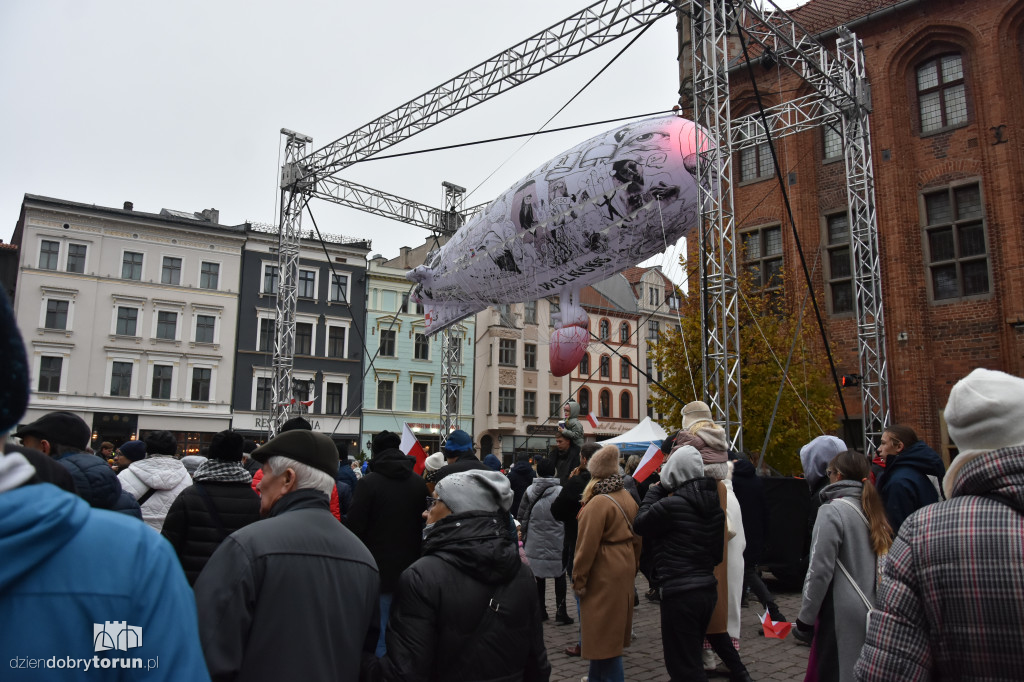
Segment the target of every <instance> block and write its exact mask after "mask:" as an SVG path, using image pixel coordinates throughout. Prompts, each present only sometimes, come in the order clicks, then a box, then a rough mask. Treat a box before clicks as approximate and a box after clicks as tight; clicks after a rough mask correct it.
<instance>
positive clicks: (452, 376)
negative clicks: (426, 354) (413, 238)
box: [439, 182, 466, 447]
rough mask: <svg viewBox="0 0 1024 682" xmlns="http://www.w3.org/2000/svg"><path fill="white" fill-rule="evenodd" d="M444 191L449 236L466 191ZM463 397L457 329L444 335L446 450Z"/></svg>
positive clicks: (445, 185) (457, 222) (447, 188)
mask: <svg viewBox="0 0 1024 682" xmlns="http://www.w3.org/2000/svg"><path fill="white" fill-rule="evenodd" d="M441 185H442V187H443V188H444V200H443V203H442V204H441V205H442V206H444V209H445V210H444V212H443V213H442V214H441V217H442V219H444V220H445V223H444V225H443V226H439V227H443V228H444V231H445V232H446V233H451V232H454V231H455V230H457V229H458V228H459V227H460V226H461V225H462V221H463V220H464V218H463V212H462V204H463V201H464V199H465V197H466V188H465V187H459V186H458V185H453V184H452V183H450V182H443V183H441ZM461 394H462V339H461V338H459V335H458V331H457V330H456V329H455V325H453V326H449V327H445V328H444V330H443V331H442V332H441V406H440V407H441V415H440V416H441V420H440V421H441V434H440V445H441V447H444V444H445V442H446V441H447V440H448V435H449V434H450V433H451V432H452V429H457V428H459V417H460V412H461V403H462V400H461Z"/></svg>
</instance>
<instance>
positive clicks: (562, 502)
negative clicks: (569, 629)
mask: <svg viewBox="0 0 1024 682" xmlns="http://www.w3.org/2000/svg"><path fill="white" fill-rule="evenodd" d="M600 449H601V446H600V445H598V444H597V443H586V444H585V445H584V446H583V447H582V448H580V452H579V465H578V466H577V467H576V468H575V469H573V470H571V471H570V472H569V475H568V477H567V480H566V482H565V483H563V484H562V492H560V493H558V497H556V498H555V501H554V502H552V503H551V515H552V516H554V517H555V520H556V521H561V522H562V523H563V524H564V525H565V540H564V541H563V544H562V563H563V564H565V572H566V574H567V575H572V561H573V557H575V556H576V536H577V535H579V524H578V523H577V521H576V515H577V514H579V513H580V508H581V507H582V506H583V489H584V488H586V487H587V484H588V483H590V472H589V471H587V460H588V459H590V456H591V455H592V454H594V453H595V452H597V451H598V450H600ZM579 620H580V600H579V598H578V597H577V598H576V622H577V623H578V622H579ZM576 635H577V636H576V640H577V641H576V644H573V645H571V646H568V647H566V648H565V653H566V654H568V655H569V656H579V655H580V652H581V649H580V642H579V626H577V632H576Z"/></svg>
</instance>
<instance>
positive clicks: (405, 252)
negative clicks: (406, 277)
mask: <svg viewBox="0 0 1024 682" xmlns="http://www.w3.org/2000/svg"><path fill="white" fill-rule="evenodd" d="M398 251H399V255H400V256H401V258H402V260H401V261H400V263H401V266H400V267H401V268H402V269H403V270H408V269H409V267H410V266H409V252H410V251H412V249H411V248H409V247H408V246H403V247H401V248H399V249H398Z"/></svg>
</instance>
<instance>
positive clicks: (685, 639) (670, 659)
mask: <svg viewBox="0 0 1024 682" xmlns="http://www.w3.org/2000/svg"><path fill="white" fill-rule="evenodd" d="M633 528H634V530H635V531H636V532H637V533H640V534H642V535H643V536H644V537H652V538H656V539H657V540H658V545H657V548H656V550H655V563H656V565H657V571H658V576H659V577H660V579H661V642H662V646H663V648H664V654H665V667H666V668H667V669H668V673H669V677H670V678H671V679H672V680H701V679H704V663H703V661H702V659H701V649H702V646H703V642H704V633H705V632H706V631H707V627H708V623H709V622H710V621H711V613H712V611H714V608H715V602H716V601H717V599H718V593H717V585H718V581H717V580H716V579H715V565H717V564H718V563H719V562H721V561H722V552H723V548H724V546H725V512H723V511H722V507H721V505H720V503H719V500H718V484H717V482H716V481H715V480H714V479H713V478H709V477H705V476H704V464H703V461H702V460H701V455H700V453H699V452H697V450H696V448H694V447H692V446H689V445H684V446H683V447H681V448H679V449H678V450H676V451H675V452H673V453H672V456H671V457H669V459H668V461H667V462H666V463H665V465H664V466H663V467H662V471H661V481H660V482H659V483H657V484H655V485H652V486H651V487H650V489H648V491H647V495H646V496H645V497H644V501H643V504H641V505H640V511H638V512H637V514H636V519H635V520H634V521H633ZM745 679H750V678H749V677H747V678H745Z"/></svg>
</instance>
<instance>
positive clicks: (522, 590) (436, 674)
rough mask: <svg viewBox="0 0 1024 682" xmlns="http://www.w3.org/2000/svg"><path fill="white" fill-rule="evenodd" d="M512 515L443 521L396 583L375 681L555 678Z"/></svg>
mask: <svg viewBox="0 0 1024 682" xmlns="http://www.w3.org/2000/svg"><path fill="white" fill-rule="evenodd" d="M514 528H515V527H514V526H513V525H512V522H511V517H510V516H509V515H508V513H507V512H499V513H495V514H489V513H483V512H468V513H465V514H453V515H450V516H446V517H444V518H442V519H441V520H440V521H438V522H437V523H436V524H435V525H434V527H433V528H432V529H431V531H430V533H429V534H428V535H427V538H426V539H425V540H424V541H423V558H421V559H420V560H418V561H417V562H416V563H414V564H413V565H412V566H410V567H409V568H408V570H406V571H405V572H404V573H403V574H402V577H401V579H400V580H399V582H398V589H397V591H396V592H395V598H394V601H393V602H392V605H391V615H390V616H389V620H388V632H387V655H386V656H385V657H384V658H382V659H379V667H378V659H375V658H373V657H364V660H365V661H367V663H368V665H369V668H370V675H369V677H370V678H371V679H384V680H387V681H389V682H390V681H392V680H396V681H397V680H402V681H403V682H405V681H410V682H421V681H423V682H425V681H427V680H443V681H444V682H460V681H461V680H473V681H474V682H484V681H487V682H498V681H501V682H512V681H513V680H516V681H518V680H525V681H527V682H530V681H532V680H547V679H549V677H550V676H551V666H550V665H549V664H548V659H547V653H546V651H545V649H544V629H543V627H542V626H541V621H540V604H539V603H538V602H537V588H536V583H535V582H534V579H533V573H531V572H530V569H529V567H528V566H526V565H525V564H523V563H522V561H521V560H520V558H519V548H518V543H517V542H516V540H515V535H514V532H515V531H514Z"/></svg>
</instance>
